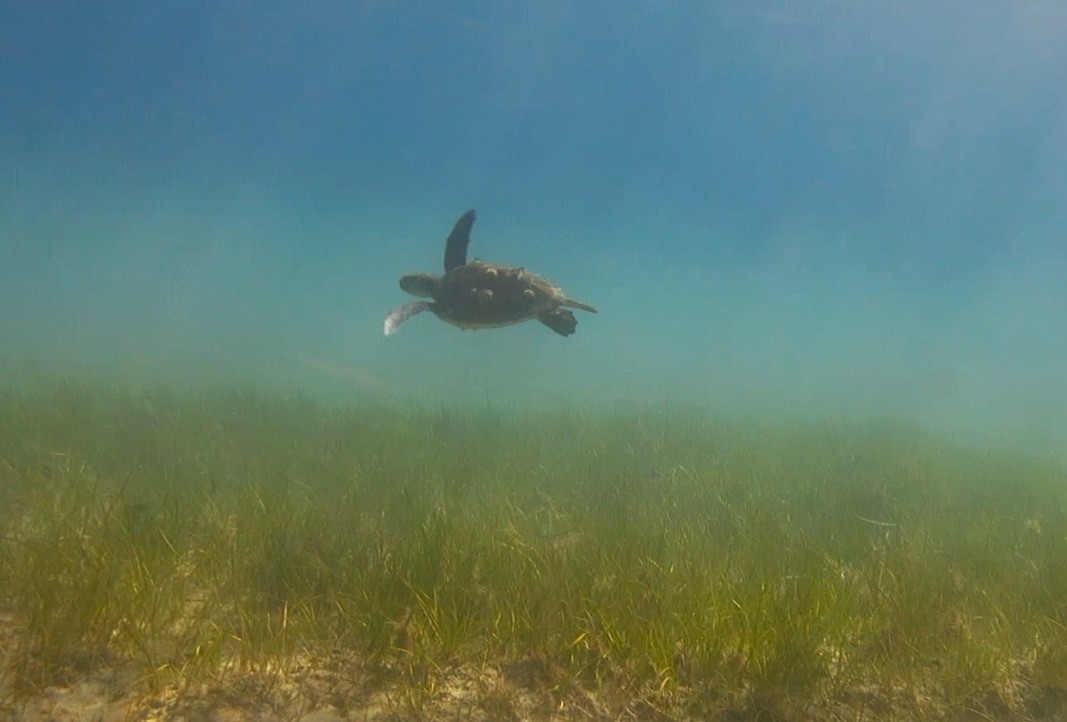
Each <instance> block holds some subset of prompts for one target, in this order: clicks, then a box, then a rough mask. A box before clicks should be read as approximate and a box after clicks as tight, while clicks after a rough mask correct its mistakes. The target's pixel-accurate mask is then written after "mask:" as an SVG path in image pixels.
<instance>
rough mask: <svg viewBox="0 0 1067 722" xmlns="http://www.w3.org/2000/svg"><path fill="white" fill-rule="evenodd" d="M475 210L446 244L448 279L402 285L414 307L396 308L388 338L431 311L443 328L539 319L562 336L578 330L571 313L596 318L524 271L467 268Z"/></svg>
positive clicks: (408, 279) (427, 276)
mask: <svg viewBox="0 0 1067 722" xmlns="http://www.w3.org/2000/svg"><path fill="white" fill-rule="evenodd" d="M473 225H474V210H473V209H472V210H469V211H467V212H466V213H464V214H463V215H462V216H460V218H459V220H458V221H456V225H455V227H454V228H453V229H452V233H451V235H449V236H448V240H447V241H446V242H445V275H444V276H438V275H436V274H433V273H413V274H411V275H408V276H404V277H403V278H401V279H400V288H401V289H403V290H404V291H406V292H407V293H410V294H411V295H413V296H420V297H422V298H430V299H433V300H431V301H413V302H411V303H405V304H404V305H403V306H399V307H397V308H394V309H393V310H392V311H390V312H389V315H388V316H386V317H385V324H384V331H385V335H386V336H391V335H392V334H394V333H396V330H397V327H398V326H400V324H401V323H403V322H404V321H406V320H408V319H409V318H411V317H412V316H414V315H415V314H417V313H422V312H423V311H432V312H433V313H434V315H436V316H437V317H438V318H439V319H441V320H442V321H444V322H445V323H449V324H452V325H453V326H458V327H459V328H464V329H469V328H494V327H497V326H510V325H511V324H513V323H521V322H523V321H529V320H530V319H537V320H538V321H540V322H541V323H543V324H544V325H546V326H548V327H549V328H550V329H552V330H553V331H555V332H556V333H558V334H560V335H561V336H570V335H571V334H572V333H574V330H575V327H576V326H577V325H578V321H577V319H575V318H574V314H573V313H571V312H570V310H568V308H580V309H581V310H583V311H588V312H590V313H596V312H597V310H596V309H595V308H593V307H592V306H587V305H586V304H584V303H579V302H578V301H575V300H572V299H570V298H567V296H566V295H564V293H563V289H561V288H560V287H559V286H557V285H556V284H554V283H552V282H551V281H549V280H548V279H547V278H543V277H541V276H538V275H537V274H535V273H530V272H529V271H527V270H525V269H523V268H514V267H511V266H499V265H495V264H490V263H483V262H482V261H478V260H475V261H471V262H470V263H467V244H469V243H470V232H471V226H473Z"/></svg>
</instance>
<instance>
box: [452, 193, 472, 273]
mask: <svg viewBox="0 0 1067 722" xmlns="http://www.w3.org/2000/svg"><path fill="white" fill-rule="evenodd" d="M473 225H474V209H473V208H471V209H470V210H469V211H467V212H466V213H464V214H463V215H462V216H460V217H459V220H458V221H456V225H455V226H453V228H452V233H450V234H449V236H448V240H447V241H445V273H448V272H449V271H451V270H452V269H453V268H459V267H460V266H462V265H463V264H465V263H466V262H467V244H469V243H470V242H471V226H473Z"/></svg>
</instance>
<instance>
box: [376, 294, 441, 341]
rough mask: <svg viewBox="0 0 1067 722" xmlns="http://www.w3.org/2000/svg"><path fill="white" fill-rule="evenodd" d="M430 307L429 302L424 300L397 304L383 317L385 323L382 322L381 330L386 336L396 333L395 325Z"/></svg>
mask: <svg viewBox="0 0 1067 722" xmlns="http://www.w3.org/2000/svg"><path fill="white" fill-rule="evenodd" d="M429 307H430V304H428V303H426V301H412V302H411V303H405V304H404V305H403V306H397V307H396V308H394V309H393V310H392V311H390V312H389V315H388V316H386V317H385V323H384V324H382V330H383V331H384V332H385V335H386V336H392V335H393V334H394V333H396V327H397V326H399V325H400V324H402V323H404V321H407V320H408V319H409V318H411V317H412V316H415V315H417V314H420V313H422V312H423V311H425V310H426V309H428V308H429Z"/></svg>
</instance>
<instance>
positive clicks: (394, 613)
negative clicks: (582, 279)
mask: <svg viewBox="0 0 1067 722" xmlns="http://www.w3.org/2000/svg"><path fill="white" fill-rule="evenodd" d="M1065 490H1067V473H1065V472H1064V470H1063V468H1062V467H1061V466H1058V465H1057V464H1055V463H1052V462H1046V461H1035V460H1033V459H1027V458H1025V457H1021V456H1013V455H1011V454H1008V453H1007V452H1004V453H998V454H991V453H988V452H983V451H981V450H975V449H973V448H964V447H960V446H957V445H954V444H951V443H949V442H947V441H943V440H940V439H938V438H936V437H934V436H932V435H930V434H928V433H925V432H922V431H919V430H917V429H913V428H907V427H905V426H902V425H894V424H891V423H888V422H887V423H880V422H874V421H872V422H869V423H858V422H852V423H844V422H842V423H815V422H811V423H796V424H785V423H782V424H778V425H775V424H771V423H757V422H754V421H745V422H741V421H731V419H729V418H720V417H715V416H714V415H713V414H710V413H706V412H698V411H694V410H691V409H676V408H671V407H666V406H658V407H656V406H646V407H642V408H633V409H628V410H625V411H624V410H599V411H593V410H589V411H581V410H564V411H560V412H558V413H552V412H549V411H538V412H530V413H518V412H516V411H514V410H509V411H506V412H505V411H495V410H493V409H491V408H490V409H488V410H484V411H455V410H452V411H449V410H444V409H435V408H416V407H410V406H405V407H400V406H396V405H389V404H385V403H375V402H371V401H367V402H359V403H357V402H352V403H348V404H329V403H325V402H322V401H316V400H311V399H308V398H300V397H296V396H285V395H279V394H274V395H271V394H269V393H266V392H260V391H249V390H213V391H206V390H204V391H195V392H194V391H178V390H173V389H167V388H159V389H155V390H147V391H145V390H141V391H136V392H135V391H128V390H122V389H120V388H118V387H115V386H105V385H94V384H88V383H80V382H79V383H76V382H58V383H49V384H39V385H33V386H29V387H20V388H9V389H8V390H6V391H5V392H3V393H2V395H0V508H2V509H3V514H2V515H0V620H2V625H0V643H2V649H0V654H2V661H3V683H2V684H3V687H2V694H3V705H4V706H3V709H4V710H6V712H5V713H6V714H10V715H11V716H12V718H18V717H19V716H20V715H27V716H31V711H33V710H36V713H38V714H41V715H44V714H45V713H44V712H41V710H43V709H45V706H47V705H52V706H51V707H49V708H48V709H51V710H53V711H55V710H59V709H60V708H61V707H62V705H61V700H60V701H57V697H56V692H55V690H57V689H67V690H70V689H74V690H78V689H80V690H82V693H83V694H93V695H96V699H95V701H94V702H93V704H95V705H96V706H89V707H86V709H92V710H96V711H97V713H98V714H99V716H98V717H97V718H98V719H206V718H218V719H221V718H226V719H299V718H301V716H302V715H308V714H311V715H317V716H313V717H309V719H310V718H314V719H382V720H385V719H485V720H504V719H546V720H547V719H649V720H660V719H662V720H668V719H694V720H697V719H700V720H704V719H724V720H801V719H835V720H836V719H840V720H846V719H847V720H868V719H871V720H874V719H905V720H907V719H915V720H920V719H922V720H931V719H950V720H984V719H997V720H1001V719H1013V720H1051V719H1059V718H1061V715H1063V714H1067V704H1065V700H1067V601H1065V600H1067V506H1065V500H1067V491H1065ZM28 710H29V711H28ZM55 715H56V716H55V718H61V715H59V714H58V713H57V712H56V713H55ZM108 715H111V716H108ZM225 715H229V716H228V717H226V716H225Z"/></svg>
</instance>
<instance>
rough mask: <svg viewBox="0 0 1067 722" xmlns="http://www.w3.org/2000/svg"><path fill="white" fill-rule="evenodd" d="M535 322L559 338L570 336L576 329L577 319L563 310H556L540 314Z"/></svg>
mask: <svg viewBox="0 0 1067 722" xmlns="http://www.w3.org/2000/svg"><path fill="white" fill-rule="evenodd" d="M537 320H538V321H540V322H541V323H543V324H544V325H546V326H548V327H549V328H550V329H552V330H553V331H555V332H556V333H558V334H559V335H560V336H570V335H571V334H572V333H574V332H575V330H576V329H577V328H578V319H576V318H575V317H574V314H573V313H571V312H570V311H568V310H567V309H565V308H556V309H553V310H551V311H548V312H546V313H542V314H541V315H540V316H538V317H537Z"/></svg>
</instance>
